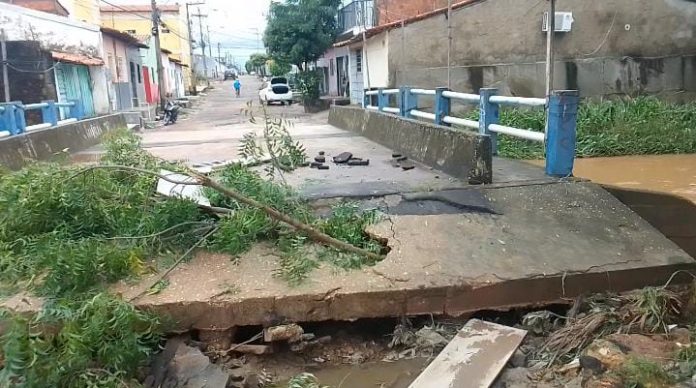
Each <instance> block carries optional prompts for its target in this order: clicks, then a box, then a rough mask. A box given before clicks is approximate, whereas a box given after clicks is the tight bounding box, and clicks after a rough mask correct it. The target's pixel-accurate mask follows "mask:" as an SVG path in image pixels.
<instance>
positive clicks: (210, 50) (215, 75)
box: [206, 24, 218, 78]
mask: <svg viewBox="0 0 696 388" xmlns="http://www.w3.org/2000/svg"><path fill="white" fill-rule="evenodd" d="M206 28H207V29H208V56H209V57H210V59H212V60H213V63H217V61H216V60H215V57H214V56H213V43H212V41H211V40H210V24H208V25H206ZM217 76H218V74H217V66H215V67H214V68H213V77H215V78H217Z"/></svg>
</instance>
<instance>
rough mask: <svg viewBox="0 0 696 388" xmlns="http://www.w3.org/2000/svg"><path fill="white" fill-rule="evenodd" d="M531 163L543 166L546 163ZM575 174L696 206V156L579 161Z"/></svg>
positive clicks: (658, 156)
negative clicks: (674, 198)
mask: <svg viewBox="0 0 696 388" xmlns="http://www.w3.org/2000/svg"><path fill="white" fill-rule="evenodd" d="M531 163H533V164H535V165H538V166H543V165H544V161H543V160H535V161H532V162H531ZM573 173H574V175H575V176H577V177H581V178H586V179H590V180H592V181H593V182H597V183H599V184H602V185H612V186H619V187H623V188H627V189H633V190H650V191H658V192H663V193H667V194H672V195H677V196H681V197H683V198H686V199H688V200H690V201H692V202H694V203H696V154H686V155H639V156H616V157H606V158H581V159H575V168H574V170H573Z"/></svg>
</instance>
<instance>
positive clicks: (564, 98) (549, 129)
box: [363, 87, 579, 177]
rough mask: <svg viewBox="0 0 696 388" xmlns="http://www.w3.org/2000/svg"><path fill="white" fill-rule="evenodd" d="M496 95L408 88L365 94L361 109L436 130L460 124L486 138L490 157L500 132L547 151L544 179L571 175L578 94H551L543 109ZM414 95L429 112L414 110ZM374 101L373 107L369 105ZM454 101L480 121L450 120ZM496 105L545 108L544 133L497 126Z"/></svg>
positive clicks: (534, 102)
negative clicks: (473, 108)
mask: <svg viewBox="0 0 696 388" xmlns="http://www.w3.org/2000/svg"><path fill="white" fill-rule="evenodd" d="M497 91H498V90H497V89H495V88H484V89H480V91H479V94H469V93H458V92H453V91H451V90H449V89H447V88H437V89H434V90H433V89H416V88H410V87H401V88H399V89H377V90H367V91H365V101H364V104H363V106H364V108H365V109H370V110H377V111H380V112H385V113H392V114H398V115H399V116H401V117H404V118H416V119H423V120H428V121H433V122H434V123H435V124H438V125H445V126H451V125H459V126H462V127H465V128H471V129H476V130H478V132H479V133H480V134H482V135H487V136H490V137H491V144H492V147H493V154H494V155H495V154H496V153H497V150H496V147H497V134H499V133H500V134H505V135H509V136H514V137H518V138H522V139H527V140H531V141H537V142H542V143H545V146H546V174H547V175H550V176H556V177H565V176H570V175H572V173H573V162H574V160H575V143H576V127H577V109H578V101H579V97H578V92H577V91H575V90H559V91H554V92H553V93H552V95H551V96H550V98H549V99H548V105H547V100H546V99H542V98H524V97H507V96H499V95H497ZM419 96H432V97H434V99H435V107H434V112H432V113H431V112H426V111H423V110H419V109H418V97H419ZM392 97H393V98H392ZM375 98H376V102H377V105H372V102H373V100H374V99H375ZM390 100H391V101H394V100H395V101H396V106H392V105H391V104H390ZM454 101H457V102H460V103H465V104H474V105H478V106H479V110H480V111H479V120H478V121H474V120H467V119H463V118H459V117H454V116H451V110H452V103H453V102H454ZM501 106H523V107H529V108H546V109H547V116H546V132H545V133H544V132H536V131H530V130H527V129H520V128H513V127H507V126H504V125H500V124H499V118H500V107H501Z"/></svg>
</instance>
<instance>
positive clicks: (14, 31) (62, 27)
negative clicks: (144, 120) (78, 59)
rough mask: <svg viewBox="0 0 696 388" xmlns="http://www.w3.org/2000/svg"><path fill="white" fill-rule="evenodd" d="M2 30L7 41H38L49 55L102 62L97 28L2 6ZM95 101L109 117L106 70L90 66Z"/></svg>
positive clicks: (3, 4) (98, 112)
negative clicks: (73, 55)
mask: <svg viewBox="0 0 696 388" xmlns="http://www.w3.org/2000/svg"><path fill="white" fill-rule="evenodd" d="M0 29H3V30H4V32H5V37H6V39H7V40H29V41H38V42H39V43H40V44H41V48H43V49H45V50H47V51H61V52H67V53H80V54H83V55H87V56H90V57H95V58H102V37H101V31H100V30H99V26H98V25H94V24H88V23H84V22H81V21H77V20H72V19H68V18H66V17H63V16H59V15H54V14H50V13H46V12H39V11H34V10H32V9H28V8H23V7H18V6H15V5H10V4H7V3H1V2H0ZM89 70H90V77H91V79H92V99H93V103H94V110H95V112H96V113H97V114H106V113H109V94H108V89H107V83H106V73H105V68H104V66H90V68H89Z"/></svg>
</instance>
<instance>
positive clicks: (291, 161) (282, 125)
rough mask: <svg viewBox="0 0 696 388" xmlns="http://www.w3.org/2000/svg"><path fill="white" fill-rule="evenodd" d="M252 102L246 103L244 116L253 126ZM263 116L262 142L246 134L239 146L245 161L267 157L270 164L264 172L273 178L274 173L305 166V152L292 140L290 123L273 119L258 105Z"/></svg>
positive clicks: (300, 145) (281, 119)
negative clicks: (247, 117) (246, 116)
mask: <svg viewBox="0 0 696 388" xmlns="http://www.w3.org/2000/svg"><path fill="white" fill-rule="evenodd" d="M252 104H253V103H252V102H249V103H247V108H246V109H244V114H245V115H248V116H249V121H250V122H252V123H256V122H257V120H256V118H255V117H254V113H253V109H252V107H253V105H252ZM261 109H262V113H263V143H262V144H260V143H259V142H258V140H257V136H256V134H255V133H254V132H249V133H246V134H245V135H244V136H243V137H242V140H241V141H240V143H239V147H238V151H239V154H240V156H242V157H243V158H245V159H247V160H252V161H258V162H260V161H261V160H262V159H263V158H264V157H265V156H266V155H268V156H269V157H270V162H271V163H270V164H268V165H267V166H266V173H267V174H268V176H269V177H270V178H274V177H275V175H276V173H278V174H281V175H280V176H281V178H282V172H289V171H293V170H295V169H297V168H298V167H301V166H304V165H305V164H306V163H307V152H306V150H305V148H304V146H303V145H302V144H300V142H298V141H295V140H293V138H292V136H291V135H290V132H289V131H288V128H289V127H290V126H292V122H290V121H288V120H286V119H284V118H279V117H272V116H270V115H269V114H268V112H267V111H266V107H265V106H264V105H263V104H262V105H261Z"/></svg>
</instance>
